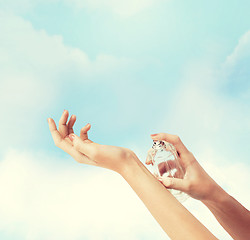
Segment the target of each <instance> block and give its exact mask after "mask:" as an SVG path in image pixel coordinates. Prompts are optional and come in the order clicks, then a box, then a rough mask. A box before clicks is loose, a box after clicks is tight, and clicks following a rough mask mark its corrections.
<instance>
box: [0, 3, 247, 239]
mask: <svg viewBox="0 0 250 240" xmlns="http://www.w3.org/2000/svg"><path fill="white" fill-rule="evenodd" d="M249 8H250V2H249V1H244V0H237V1H235V0H230V1H226V0H222V1H215V0H211V1H198V0H190V1H185V0H180V1H177V0H120V1H115V0H106V1H105V0H33V1H32V0H9V1H6V0H0V107H1V125H0V130H1V135H2V138H1V139H0V239H3V240H9V239H11V240H16V239H18V240H20V239H24V240H57V239H60V240H79V239H81V240H82V239H84V240H99V239H100V240H105V239H108V240H113V239H124V240H126V239H130V240H140V239H143V240H144V239H145V240H147V239H155V240H158V239H159V240H160V239H168V237H167V236H166V235H165V233H164V232H163V231H162V230H161V228H160V227H159V226H158V224H157V223H156V221H155V220H154V219H153V217H152V216H151V215H150V213H149V212H148V210H147V209H146V207H145V206H144V205H143V203H142V202H141V201H140V199H139V198H138V197H137V196H136V194H135V193H134V192H133V191H132V189H131V188H130V186H129V185H128V184H127V183H126V182H125V181H124V180H123V179H122V178H121V177H120V176H119V175H118V174H116V173H114V172H111V171H109V170H107V169H101V168H94V167H93V166H86V165H80V164H78V163H76V162H75V161H74V160H73V159H72V158H71V157H70V156H68V155H67V154H66V153H64V152H63V151H62V150H61V149H58V148H56V147H55V145H54V143H53V141H52V138H51V136H50V133H49V130H48V126H47V122H46V119H47V118H48V117H52V118H54V119H55V120H56V121H57V122H58V120H59V118H60V116H61V114H62V112H63V110H64V109H67V110H69V112H70V114H75V115H76V116H77V122H76V126H75V131H76V133H77V134H78V133H79V131H80V129H81V127H82V126H83V125H85V124H86V123H88V122H89V123H91V124H92V129H91V133H90V138H91V139H92V140H94V141H96V142H98V143H103V144H108V145H118V146H124V147H128V148H131V149H132V150H134V151H135V152H136V153H137V155H138V157H139V158H140V159H141V161H143V162H145V158H146V152H147V150H148V148H149V147H150V146H151V140H150V137H149V135H150V134H151V133H157V132H168V133H173V134H177V135H179V136H180V137H181V138H182V140H183V142H184V143H185V144H186V146H187V147H188V148H189V149H190V150H191V151H192V152H193V153H194V155H195V156H196V157H197V159H198V160H199V162H200V163H201V164H202V166H203V167H204V168H205V169H206V170H207V171H208V172H209V174H210V175H211V176H212V177H213V178H214V179H215V180H216V181H217V182H218V183H219V184H220V185H221V186H222V187H223V188H224V189H225V190H227V191H228V192H229V193H230V194H232V195H233V196H234V197H235V198H236V199H238V201H240V202H241V203H242V204H243V205H245V206H246V207H248V208H249V207H250V205H249V203H250V192H249V187H248V185H247V184H248V182H249V172H250V159H249V155H250V148H249V142H250V110H249V109H250V15H249ZM149 169H150V168H149ZM185 206H186V207H187V208H188V209H189V210H190V211H191V212H192V213H193V214H194V215H195V216H196V217H197V218H198V219H199V220H200V221H201V222H202V223H203V224H205V226H206V227H207V228H208V229H209V230H210V231H212V233H214V234H215V235H216V236H217V237H218V238H220V239H225V240H227V239H231V238H230V237H229V236H228V235H227V234H226V233H225V232H224V230H223V229H222V228H221V227H220V226H219V224H218V223H216V221H215V219H214V218H213V216H212V215H211V213H209V211H208V210H207V209H206V208H205V207H204V206H203V205H202V204H201V203H199V202H198V201H196V200H193V199H189V200H187V201H186V203H185ZM166 207H167V206H166ZM180 229H181V226H180Z"/></svg>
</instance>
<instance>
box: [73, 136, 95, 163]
mask: <svg viewBox="0 0 250 240" xmlns="http://www.w3.org/2000/svg"><path fill="white" fill-rule="evenodd" d="M69 138H70V140H71V141H72V142H73V147H74V148H75V149H76V150H77V151H79V152H81V153H83V154H84V155H86V156H87V157H89V158H90V159H92V160H93V159H95V156H96V155H97V153H98V145H99V144H97V143H94V142H88V141H83V140H82V139H81V138H80V137H78V136H77V135H75V134H73V133H71V134H70V135H69Z"/></svg>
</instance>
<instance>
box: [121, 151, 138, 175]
mask: <svg viewBox="0 0 250 240" xmlns="http://www.w3.org/2000/svg"><path fill="white" fill-rule="evenodd" d="M141 165H143V164H142V163H141V161H140V160H139V159H138V157H137V156H136V154H135V153H134V152H129V153H128V154H127V157H126V160H125V161H124V162H123V164H122V166H121V168H120V169H119V171H117V172H118V173H119V174H120V175H121V176H122V177H126V176H127V175H131V174H132V172H133V171H135V170H136V169H138V168H140V167H141Z"/></svg>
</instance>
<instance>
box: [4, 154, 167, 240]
mask: <svg viewBox="0 0 250 240" xmlns="http://www.w3.org/2000/svg"><path fill="white" fill-rule="evenodd" d="M68 161H73V159H68ZM56 162H59V161H57V159H55V158H54V157H50V156H48V155H46V154H39V155H38V154H32V153H28V152H20V151H16V150H14V149H10V150H9V151H8V152H7V153H6V155H5V156H4V158H3V160H2V161H1V162H0V195H1V198H0V222H1V226H0V229H1V231H2V232H5V233H8V234H12V235H17V236H19V237H18V238H19V239H32V240H36V239H53V240H56V239H62V240H63V239H66V240H68V239H72V240H73V239H95V240H96V239H105V238H108V239H124V240H125V239H135V240H136V239H141V238H140V237H142V236H147V238H148V239H152V238H154V239H164V236H165V234H164V232H163V231H162V230H161V229H160V227H159V226H158V225H157V223H156V221H155V220H154V219H153V217H152V216H151V215H150V214H149V212H148V211H147V209H146V207H145V206H144V205H143V203H142V202H141V201H140V200H139V198H138V197H137V196H136V194H135V193H134V192H133V190H132V189H131V188H130V186H129V185H128V184H127V183H126V182H125V180H123V178H122V177H121V176H119V175H118V174H116V173H114V172H111V171H108V170H106V169H95V170H86V169H85V166H84V165H80V164H77V163H76V164H75V165H74V164H72V165H70V164H66V165H65V164H63V163H60V166H57V165H55V164H56ZM60 162H62V159H60ZM145 229H146V230H145ZM144 233H145V235H144Z"/></svg>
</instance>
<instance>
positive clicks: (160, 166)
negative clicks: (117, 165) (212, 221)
mask: <svg viewBox="0 0 250 240" xmlns="http://www.w3.org/2000/svg"><path fill="white" fill-rule="evenodd" d="M147 159H148V161H149V160H151V161H152V165H153V168H154V175H155V176H156V177H163V176H166V177H171V178H182V179H183V178H184V175H185V171H184V169H183V168H182V166H181V164H180V159H179V156H178V154H177V151H176V149H175V147H174V146H173V145H172V144H171V143H168V142H166V141H154V142H153V146H152V148H150V149H149V151H148V156H147ZM168 190H169V191H170V192H171V193H172V194H173V195H174V197H175V198H176V199H177V200H179V201H180V202H184V201H185V200H186V199H187V198H188V195H187V194H186V193H184V192H182V191H179V190H175V189H169V188H168Z"/></svg>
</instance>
